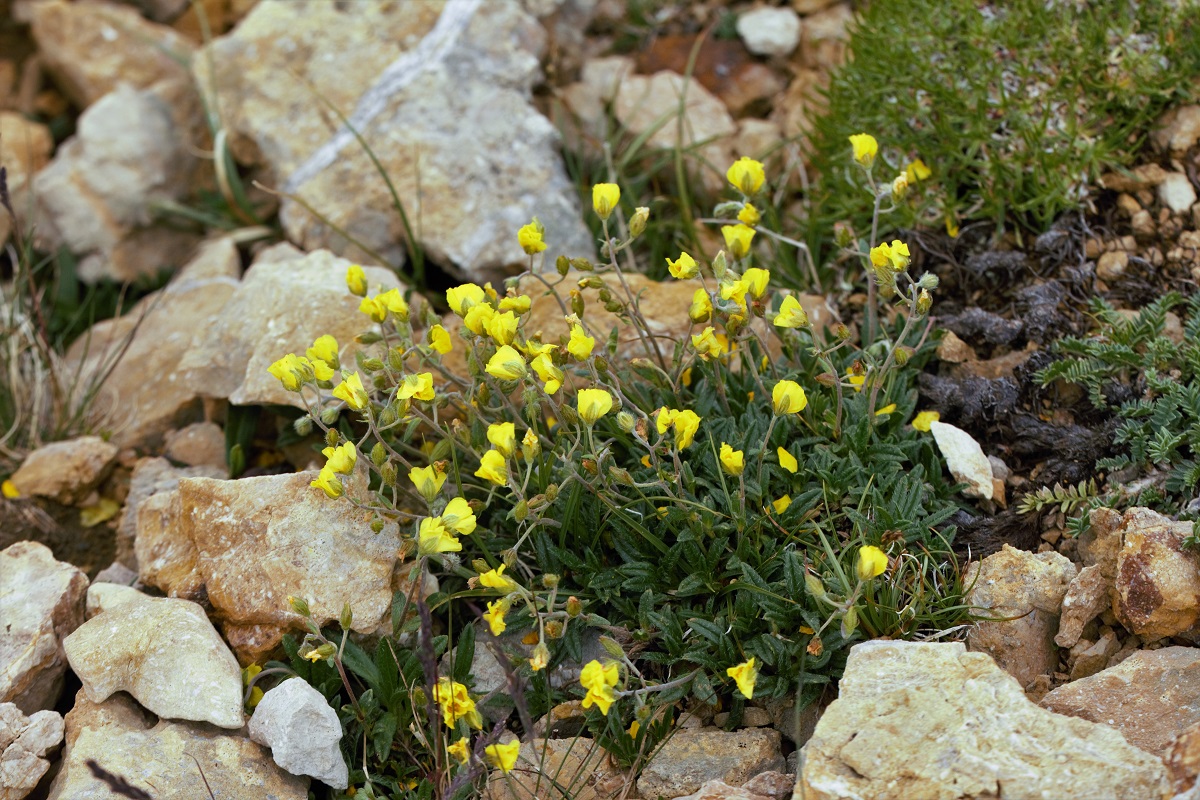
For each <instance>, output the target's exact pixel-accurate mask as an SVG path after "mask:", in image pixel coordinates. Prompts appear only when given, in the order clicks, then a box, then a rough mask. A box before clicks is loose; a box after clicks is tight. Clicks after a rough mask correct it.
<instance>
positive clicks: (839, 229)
mask: <svg viewBox="0 0 1200 800" xmlns="http://www.w3.org/2000/svg"><path fill="white" fill-rule="evenodd" d="M833 241H834V243H835V244H836V245H837V246H838V247H840V248H842V249H846V248H848V247H850V246H852V245H853V244H854V229H853V228H851V227H850V223H848V222H838V223H835V224H834V226H833Z"/></svg>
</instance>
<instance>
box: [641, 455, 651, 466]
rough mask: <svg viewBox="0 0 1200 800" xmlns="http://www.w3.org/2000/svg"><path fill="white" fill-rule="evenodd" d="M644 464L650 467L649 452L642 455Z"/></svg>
mask: <svg viewBox="0 0 1200 800" xmlns="http://www.w3.org/2000/svg"><path fill="white" fill-rule="evenodd" d="M642 466H643V467H645V468H646V469H649V468H650V454H649V453H647V454H646V455H644V456H642Z"/></svg>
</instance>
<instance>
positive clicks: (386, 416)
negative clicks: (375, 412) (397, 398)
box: [379, 400, 408, 428]
mask: <svg viewBox="0 0 1200 800" xmlns="http://www.w3.org/2000/svg"><path fill="white" fill-rule="evenodd" d="M403 403H404V405H405V411H406V412H407V410H408V409H407V405H408V401H407V400H404V401H403ZM398 415H399V414H398V412H397V411H396V407H395V406H394V405H390V406H386V407H385V408H384V409H383V410H382V411H380V412H379V427H381V428H390V427H392V426H393V425H395V424H396V417H397V416H398Z"/></svg>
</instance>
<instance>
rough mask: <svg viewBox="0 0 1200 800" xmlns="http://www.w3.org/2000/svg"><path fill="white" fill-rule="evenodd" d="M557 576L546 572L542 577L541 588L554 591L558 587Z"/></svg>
mask: <svg viewBox="0 0 1200 800" xmlns="http://www.w3.org/2000/svg"><path fill="white" fill-rule="evenodd" d="M558 580H559V578H558V576H557V575H555V574H554V573H553V572H547V573H545V574H544V575H542V586H543V588H546V589H555V588H557V587H558Z"/></svg>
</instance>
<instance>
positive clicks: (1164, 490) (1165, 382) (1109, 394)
mask: <svg viewBox="0 0 1200 800" xmlns="http://www.w3.org/2000/svg"><path fill="white" fill-rule="evenodd" d="M1181 306H1182V307H1183V308H1184V309H1185V311H1184V313H1185V315H1186V319H1185V320H1184V324H1183V331H1182V332H1181V333H1182V335H1181V336H1180V335H1177V336H1175V337H1174V338H1172V337H1170V336H1167V335H1166V332H1165V325H1166V315H1167V312H1168V311H1170V310H1171V309H1173V308H1179V307H1181ZM1091 314H1092V317H1093V318H1094V319H1095V321H1096V324H1097V327H1096V330H1095V331H1093V332H1092V333H1091V334H1089V335H1088V336H1083V337H1074V336H1072V337H1066V338H1063V339H1060V340H1059V341H1057V342H1056V343H1055V345H1054V351H1055V352H1056V353H1058V354H1060V355H1062V356H1063V358H1062V359H1061V360H1058V361H1055V362H1054V363H1052V364H1050V365H1049V366H1047V367H1045V368H1044V369H1042V370H1040V371H1039V372H1038V373H1037V380H1039V381H1040V382H1041V383H1042V385H1043V386H1046V385H1049V384H1050V383H1052V382H1054V381H1057V380H1062V381H1066V382H1068V383H1074V384H1078V385H1079V386H1081V387H1082V388H1084V389H1085V390H1087V396H1088V399H1089V400H1090V401H1091V403H1092V405H1093V406H1095V407H1096V408H1097V409H1102V410H1105V411H1109V412H1111V413H1113V414H1115V415H1116V416H1117V418H1118V419H1119V420H1120V423H1119V424H1118V425H1117V429H1116V432H1115V433H1114V434H1113V444H1114V445H1116V446H1117V447H1118V448H1119V449H1120V452H1119V453H1117V454H1116V455H1113V456H1110V457H1107V458H1102V459H1100V460H1099V461H1098V462H1096V468H1097V469H1098V470H1103V471H1106V472H1111V471H1116V470H1124V471H1130V473H1129V474H1127V475H1126V478H1125V480H1123V481H1122V483H1130V482H1133V481H1135V480H1136V479H1138V478H1143V477H1146V476H1148V475H1150V474H1151V473H1155V472H1158V473H1161V475H1162V480H1161V481H1159V482H1157V483H1156V484H1155V485H1154V486H1153V487H1147V489H1146V490H1145V491H1142V492H1139V494H1138V496H1136V497H1127V496H1125V495H1124V493H1123V491H1122V489H1121V487H1119V486H1110V487H1109V491H1108V492H1107V493H1106V494H1105V495H1104V497H1102V498H1100V499H1099V500H1098V501H1096V502H1106V503H1109V504H1115V505H1123V504H1127V503H1132V502H1138V503H1150V504H1151V505H1154V506H1156V507H1157V508H1159V509H1160V510H1162V511H1165V512H1167V513H1175V514H1179V513H1183V514H1184V515H1185V516H1192V517H1194V516H1195V515H1196V512H1197V509H1196V508H1195V507H1194V506H1190V505H1189V501H1191V500H1193V499H1194V498H1195V497H1196V488H1197V485H1198V484H1200V296H1198V295H1193V296H1192V297H1191V298H1189V299H1188V300H1187V301H1186V302H1185V301H1184V299H1183V297H1182V296H1181V295H1180V294H1178V293H1177V292H1169V293H1167V294H1165V295H1163V296H1162V297H1160V298H1159V299H1157V300H1155V301H1154V302H1152V303H1150V304H1149V305H1147V306H1146V307H1145V308H1144V309H1142V311H1141V312H1139V313H1138V314H1137V315H1134V316H1128V315H1125V314H1122V313H1120V312H1118V311H1116V310H1115V309H1113V307H1112V306H1111V305H1110V304H1109V303H1108V302H1106V301H1105V300H1104V299H1103V298H1095V299H1093V300H1092V305H1091ZM1092 494H1095V491H1094V487H1093V492H1092ZM1083 499H1085V498H1077V500H1079V502H1075V503H1073V506H1075V507H1078V506H1079V505H1080V502H1082V500H1083ZM1094 504H1095V503H1093V502H1089V503H1088V504H1087V505H1086V506H1084V507H1083V509H1082V510H1083V514H1082V517H1084V518H1086V511H1087V509H1088V508H1090V507H1092V505H1094ZM1029 510H1033V507H1032V506H1031V507H1030V509H1029ZM1064 510H1065V508H1064Z"/></svg>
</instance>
